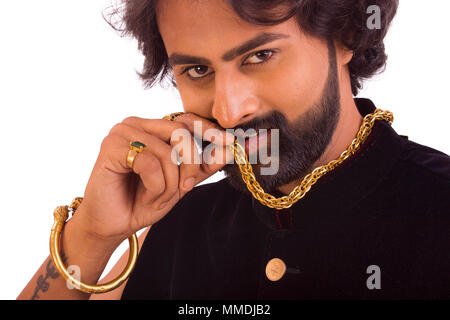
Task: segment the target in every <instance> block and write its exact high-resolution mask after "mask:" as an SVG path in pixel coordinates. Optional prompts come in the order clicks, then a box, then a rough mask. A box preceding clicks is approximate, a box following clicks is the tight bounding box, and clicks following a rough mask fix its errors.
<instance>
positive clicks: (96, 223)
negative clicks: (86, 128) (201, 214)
mask: <svg viewBox="0 0 450 320" xmlns="http://www.w3.org/2000/svg"><path fill="white" fill-rule="evenodd" d="M194 121H201V124H202V126H201V127H202V130H201V131H202V136H203V133H204V132H205V131H206V130H208V129H214V130H215V131H214V132H217V133H218V134H221V135H220V136H219V137H221V138H219V139H218V138H215V139H214V138H211V137H208V136H206V137H205V136H203V137H202V138H203V139H206V140H208V139H211V140H208V141H210V142H213V143H214V145H216V146H217V147H218V148H220V150H221V151H222V153H220V152H217V153H214V152H213V153H212V157H213V158H212V159H209V160H214V161H215V162H217V163H211V161H208V163H211V164H208V163H205V161H204V159H202V163H199V161H197V163H195V162H194V159H195V157H197V160H198V159H200V155H199V151H198V149H197V147H196V145H195V143H194V139H193V137H192V135H191V133H194ZM177 129H180V130H179V131H177V132H180V131H181V132H187V133H188V135H189V136H188V137H187V138H186V137H185V139H183V143H180V140H177V141H175V140H174V139H173V135H172V133H173V132H174V131H175V130H177ZM209 132H211V130H209ZM216 137H217V136H216ZM214 140H217V141H214ZM131 141H140V142H142V143H145V144H146V146H147V148H146V149H145V150H144V151H143V152H141V153H138V154H137V155H136V158H135V160H134V164H133V169H130V168H129V167H128V166H127V164H126V159H127V154H128V151H129V144H130V142H131ZM233 141H234V136H233V135H232V134H230V133H227V132H225V131H223V130H219V129H218V126H217V125H216V124H214V123H212V122H210V121H208V120H206V119H204V118H201V117H199V116H197V115H195V114H191V113H186V114H183V115H181V116H179V117H178V118H177V119H176V121H168V120H159V119H143V118H137V117H130V118H127V119H125V120H124V121H123V122H121V123H119V124H117V125H115V126H114V127H113V128H112V129H111V131H110V132H109V134H108V136H107V137H106V138H105V139H104V140H103V142H102V145H101V150H100V153H99V155H98V158H97V161H96V163H95V166H94V169H93V170H92V173H91V176H90V178H89V182H88V184H87V187H86V190H85V194H84V200H83V202H82V204H81V205H80V207H79V208H78V210H77V212H76V213H75V215H74V217H73V218H72V219H74V218H76V221H77V228H82V230H83V231H84V232H85V233H86V234H88V235H89V236H92V237H94V238H97V239H102V240H107V241H114V242H118V243H120V242H121V241H122V240H124V239H126V238H127V237H129V236H130V235H131V234H133V233H135V232H136V231H138V230H140V229H142V228H144V227H147V226H150V225H152V224H154V223H156V222H157V221H159V220H160V219H161V218H163V217H164V216H165V215H166V214H167V213H168V212H169V211H170V210H171V209H172V207H173V206H174V205H175V204H176V203H177V202H178V201H179V200H180V199H181V198H182V197H183V196H184V195H185V194H186V193H187V192H189V191H190V190H192V188H193V187H194V186H195V185H196V184H198V183H200V182H201V181H203V180H205V179H206V178H208V177H209V176H211V175H213V174H214V173H216V172H217V171H218V170H220V169H221V168H222V167H223V166H224V165H225V163H226V162H227V159H228V160H229V159H230V153H231V151H230V149H229V148H227V147H226V145H228V144H231V143H233ZM174 146H177V148H178V149H179V155H180V160H182V162H183V163H182V164H181V165H177V163H176V162H174V161H173V160H172V149H173V147H174ZM216 154H217V157H218V159H214V157H216ZM220 155H221V156H220ZM219 157H220V159H219ZM231 157H232V155H231ZM214 161H213V162H214ZM186 162H187V163H186Z"/></svg>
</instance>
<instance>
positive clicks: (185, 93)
mask: <svg viewBox="0 0 450 320" xmlns="http://www.w3.org/2000/svg"><path fill="white" fill-rule="evenodd" d="M177 86H178V92H179V94H180V97H181V102H182V104H183V109H184V111H185V112H192V113H195V114H198V115H199V116H202V117H211V114H210V113H211V110H210V109H211V106H212V102H213V99H212V100H211V99H210V98H209V94H208V93H207V92H206V91H205V92H202V91H203V90H199V89H196V90H193V89H192V88H191V87H188V86H185V85H183V81H180V82H179V83H177Z"/></svg>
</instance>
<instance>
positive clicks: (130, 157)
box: [127, 141, 147, 169]
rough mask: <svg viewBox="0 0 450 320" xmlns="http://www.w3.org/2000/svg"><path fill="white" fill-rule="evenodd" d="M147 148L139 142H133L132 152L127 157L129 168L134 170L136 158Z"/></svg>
mask: <svg viewBox="0 0 450 320" xmlns="http://www.w3.org/2000/svg"><path fill="white" fill-rule="evenodd" d="M146 147H147V146H146V145H145V144H144V143H142V142H139V141H132V142H130V150H129V151H128V155H127V166H128V168H130V169H133V163H134V159H135V158H136V155H137V154H138V153H141V152H142V151H144V150H145V148H146Z"/></svg>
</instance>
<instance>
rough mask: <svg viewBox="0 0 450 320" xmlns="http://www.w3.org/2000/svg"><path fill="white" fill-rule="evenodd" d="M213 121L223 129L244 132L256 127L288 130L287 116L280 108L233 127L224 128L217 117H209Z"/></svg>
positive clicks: (256, 128) (257, 128)
mask: <svg viewBox="0 0 450 320" xmlns="http://www.w3.org/2000/svg"><path fill="white" fill-rule="evenodd" d="M208 120H210V121H211V122H213V123H215V124H216V125H217V126H218V127H219V128H220V129H221V130H224V131H226V130H231V131H237V130H238V129H241V130H243V131H244V132H245V131H247V130H248V129H254V130H256V131H258V130H259V129H280V131H281V130H286V128H288V125H287V120H286V117H285V116H284V115H283V114H282V113H281V112H279V111H278V110H273V111H270V112H268V113H267V114H265V115H263V116H260V117H257V118H253V119H251V120H249V121H247V122H245V123H243V124H240V125H238V126H235V127H232V128H224V127H222V126H221V125H220V124H219V122H218V121H217V120H216V119H208Z"/></svg>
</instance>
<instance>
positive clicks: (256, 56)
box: [243, 50, 275, 65]
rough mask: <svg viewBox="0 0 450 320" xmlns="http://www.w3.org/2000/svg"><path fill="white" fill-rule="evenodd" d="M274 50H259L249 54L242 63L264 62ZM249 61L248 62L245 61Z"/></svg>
mask: <svg viewBox="0 0 450 320" xmlns="http://www.w3.org/2000/svg"><path fill="white" fill-rule="evenodd" d="M274 53H275V51H273V50H261V51H258V52H255V53H252V54H250V55H249V56H247V58H245V60H244V63H243V64H244V65H246V64H260V63H264V62H266V61H267V60H269V59H270V58H272V56H273V55H274ZM247 62H249V63H247Z"/></svg>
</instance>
